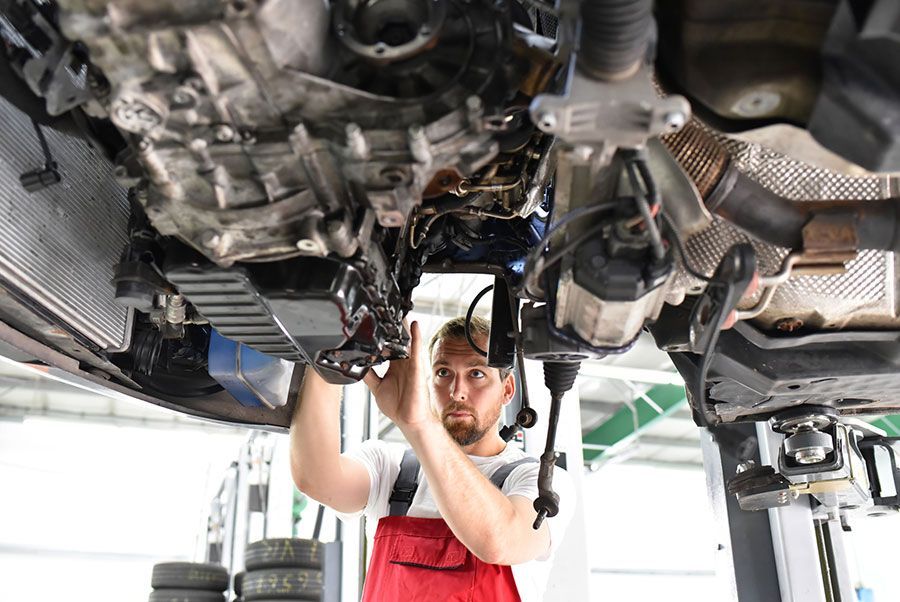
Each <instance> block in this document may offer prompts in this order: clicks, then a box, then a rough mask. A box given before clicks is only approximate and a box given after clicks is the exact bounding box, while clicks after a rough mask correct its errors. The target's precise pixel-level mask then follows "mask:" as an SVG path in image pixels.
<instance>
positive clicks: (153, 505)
mask: <svg viewBox="0 0 900 602" xmlns="http://www.w3.org/2000/svg"><path fill="white" fill-rule="evenodd" d="M245 437H246V434H244V433H241V432H237V431H234V432H231V433H213V432H210V431H208V430H207V431H193V430H190V431H189V430H180V431H174V432H172V431H165V430H160V429H139V428H133V427H117V426H112V425H94V424H88V423H83V422H60V421H55V420H49V419H26V421H25V422H24V423H15V422H0V484H2V485H0V486H2V492H3V494H2V495H0V600H15V601H17V602H32V601H34V602H45V601H48V600H88V599H89V600H91V601H92V602H122V601H123V600H145V599H146V598H147V595H148V594H149V592H150V573H151V569H152V566H153V564H155V563H156V562H160V561H165V560H195V559H194V558H192V557H191V556H192V555H193V553H194V550H196V549H202V546H197V537H198V536H200V535H201V534H202V535H204V536H205V523H204V518H203V517H204V516H205V515H206V513H207V511H208V508H209V501H210V499H211V498H212V496H213V494H214V492H215V490H216V489H217V488H218V485H219V483H220V480H221V477H222V474H223V473H224V471H225V470H226V468H227V467H228V465H229V463H230V462H231V460H232V459H233V458H235V457H236V456H237V451H238V448H239V447H240V445H241V443H242V441H243V440H244V439H245Z"/></svg>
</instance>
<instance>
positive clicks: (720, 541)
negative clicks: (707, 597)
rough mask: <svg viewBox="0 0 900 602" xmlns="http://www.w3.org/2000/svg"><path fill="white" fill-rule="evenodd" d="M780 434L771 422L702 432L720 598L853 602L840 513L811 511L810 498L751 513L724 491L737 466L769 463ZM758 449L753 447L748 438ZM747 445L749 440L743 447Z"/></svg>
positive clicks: (743, 601)
mask: <svg viewBox="0 0 900 602" xmlns="http://www.w3.org/2000/svg"><path fill="white" fill-rule="evenodd" d="M782 439H783V435H780V434H778V433H775V432H773V431H772V430H771V428H770V427H769V425H768V423H764V422H761V423H757V424H756V425H754V424H750V423H747V424H734V425H725V426H718V427H714V428H711V429H710V428H704V429H702V431H701V447H702V450H703V464H704V468H705V470H706V481H707V489H708V493H709V499H710V503H711V506H712V517H713V520H714V521H715V523H716V539H717V542H716V543H717V557H716V562H717V564H716V573H717V576H718V578H719V584H720V592H719V597H718V598H717V599H720V600H722V601H723V602H726V601H727V602H773V601H777V600H781V602H855V601H856V595H855V592H854V590H853V587H852V585H851V583H850V577H849V570H848V565H847V558H846V554H845V551H844V543H843V530H842V528H841V524H840V518H839V517H838V516H837V515H832V516H825V515H824V514H821V515H820V514H819V513H818V511H817V513H816V514H815V515H814V513H813V510H812V509H811V506H810V505H809V499H808V498H807V497H806V496H801V497H800V498H799V499H797V500H794V501H793V502H792V503H791V504H790V505H788V506H784V507H779V508H773V509H769V510H767V511H764V512H763V511H758V512H750V511H745V510H742V509H741V508H740V506H739V505H738V502H737V500H736V499H735V497H734V496H733V495H730V494H728V493H727V492H726V490H725V483H726V481H727V480H728V479H729V478H731V477H732V476H734V474H735V473H736V472H737V470H738V465H739V464H741V463H743V462H746V461H748V460H753V461H755V462H757V463H760V462H761V463H762V464H771V462H772V459H773V458H777V453H778V450H779V447H780V445H781V441H782ZM754 440H755V441H756V442H757V443H758V449H755V448H756V447H757V446H754V445H753V444H752V442H753V441H754ZM748 443H749V444H748Z"/></svg>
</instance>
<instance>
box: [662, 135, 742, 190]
mask: <svg viewBox="0 0 900 602" xmlns="http://www.w3.org/2000/svg"><path fill="white" fill-rule="evenodd" d="M660 140H661V141H662V143H663V144H664V145H665V147H666V148H667V149H668V151H669V153H671V155H672V157H673V158H674V159H675V161H677V162H678V165H680V166H681V168H682V169H683V170H684V171H685V172H686V173H687V175H688V177H689V178H690V180H691V182H693V184H694V186H695V187H696V188H697V191H698V192H699V193H700V197H701V198H703V199H705V198H707V197H709V195H710V193H711V192H712V191H713V189H714V188H715V187H716V185H717V184H718V183H719V180H720V179H721V178H722V175H723V174H724V173H725V169H726V168H727V167H728V165H729V164H730V163H731V157H730V155H729V154H728V151H727V150H726V148H725V147H724V146H723V145H722V144H720V143H719V141H718V140H717V139H716V138H714V137H712V136H710V135H709V132H708V131H707V130H706V129H705V128H704V127H703V126H701V125H700V123H699V122H698V121H697V120H696V119H692V120H690V121H689V122H688V123H687V124H685V126H684V127H683V128H682V129H681V131H679V132H678V133H675V134H665V135H663V136H661V137H660Z"/></svg>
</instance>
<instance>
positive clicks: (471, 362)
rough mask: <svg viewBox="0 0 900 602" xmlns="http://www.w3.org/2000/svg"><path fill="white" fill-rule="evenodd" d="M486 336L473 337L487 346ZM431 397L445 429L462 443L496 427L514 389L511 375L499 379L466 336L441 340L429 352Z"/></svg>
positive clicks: (478, 342)
mask: <svg viewBox="0 0 900 602" xmlns="http://www.w3.org/2000/svg"><path fill="white" fill-rule="evenodd" d="M485 338H486V337H481V338H480V339H479V338H478V337H475V342H476V344H477V345H478V346H479V347H481V348H482V349H485V348H487V345H486V343H487V341H486V340H484V339H485ZM429 382H430V386H431V398H432V400H433V401H434V404H435V406H436V408H437V411H438V415H439V416H440V418H441V422H443V424H444V428H446V429H447V432H448V433H450V436H451V437H453V439H454V440H455V441H456V442H457V443H458V444H459V445H461V446H463V447H465V446H467V445H471V444H473V443H475V442H477V441H479V440H480V439H481V438H482V437H484V435H485V434H486V433H488V432H489V431H491V430H492V429H495V428H496V426H497V422H498V420H499V419H500V412H501V411H502V410H503V406H504V405H506V404H507V403H509V401H510V399H512V396H513V393H514V392H515V384H514V381H513V379H512V377H511V376H507V378H505V379H503V380H501V379H500V372H499V370H497V369H496V368H489V367H488V365H487V359H486V358H485V357H483V356H481V355H479V354H478V353H477V352H475V350H473V349H472V348H471V347H469V344H468V343H467V342H466V341H465V339H462V340H460V339H440V340H438V341H437V343H435V345H434V349H432V352H431V379H430V381H429Z"/></svg>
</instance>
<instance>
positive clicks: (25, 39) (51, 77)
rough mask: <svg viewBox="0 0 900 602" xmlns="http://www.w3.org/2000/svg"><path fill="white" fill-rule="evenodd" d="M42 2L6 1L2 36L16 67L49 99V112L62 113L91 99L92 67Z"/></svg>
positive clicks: (30, 84) (32, 86)
mask: <svg viewBox="0 0 900 602" xmlns="http://www.w3.org/2000/svg"><path fill="white" fill-rule="evenodd" d="M39 4H41V3H32V2H5V3H4V7H3V8H4V15H3V18H2V19H0V38H2V39H3V41H4V42H5V46H6V48H5V49H4V50H5V52H6V53H8V54H9V55H10V58H11V64H12V66H13V69H15V71H16V72H17V73H18V74H19V76H21V77H22V79H23V80H25V83H27V84H28V87H29V88H30V89H31V91H32V92H33V93H34V94H35V95H37V96H39V97H41V98H43V99H44V100H45V102H46V108H47V113H48V114H49V115H52V116H59V115H62V114H63V113H65V112H66V111H69V110H71V109H72V108H74V107H76V106H78V105H80V104H83V103H85V102H87V101H88V100H90V99H91V97H92V92H91V87H90V83H89V78H90V74H89V72H88V69H89V68H88V64H87V60H86V57H85V56H84V52H83V51H82V49H80V48H78V46H77V45H76V44H74V43H72V42H70V41H68V40H66V39H65V38H64V37H63V36H62V35H60V32H59V31H58V30H57V28H56V27H55V26H54V25H53V23H51V22H50V20H49V18H48V12H45V11H44V10H41V8H40V7H39V6H38V5H39ZM35 39H39V40H40V42H39V43H37V44H32V43H31V41H29V40H35Z"/></svg>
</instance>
